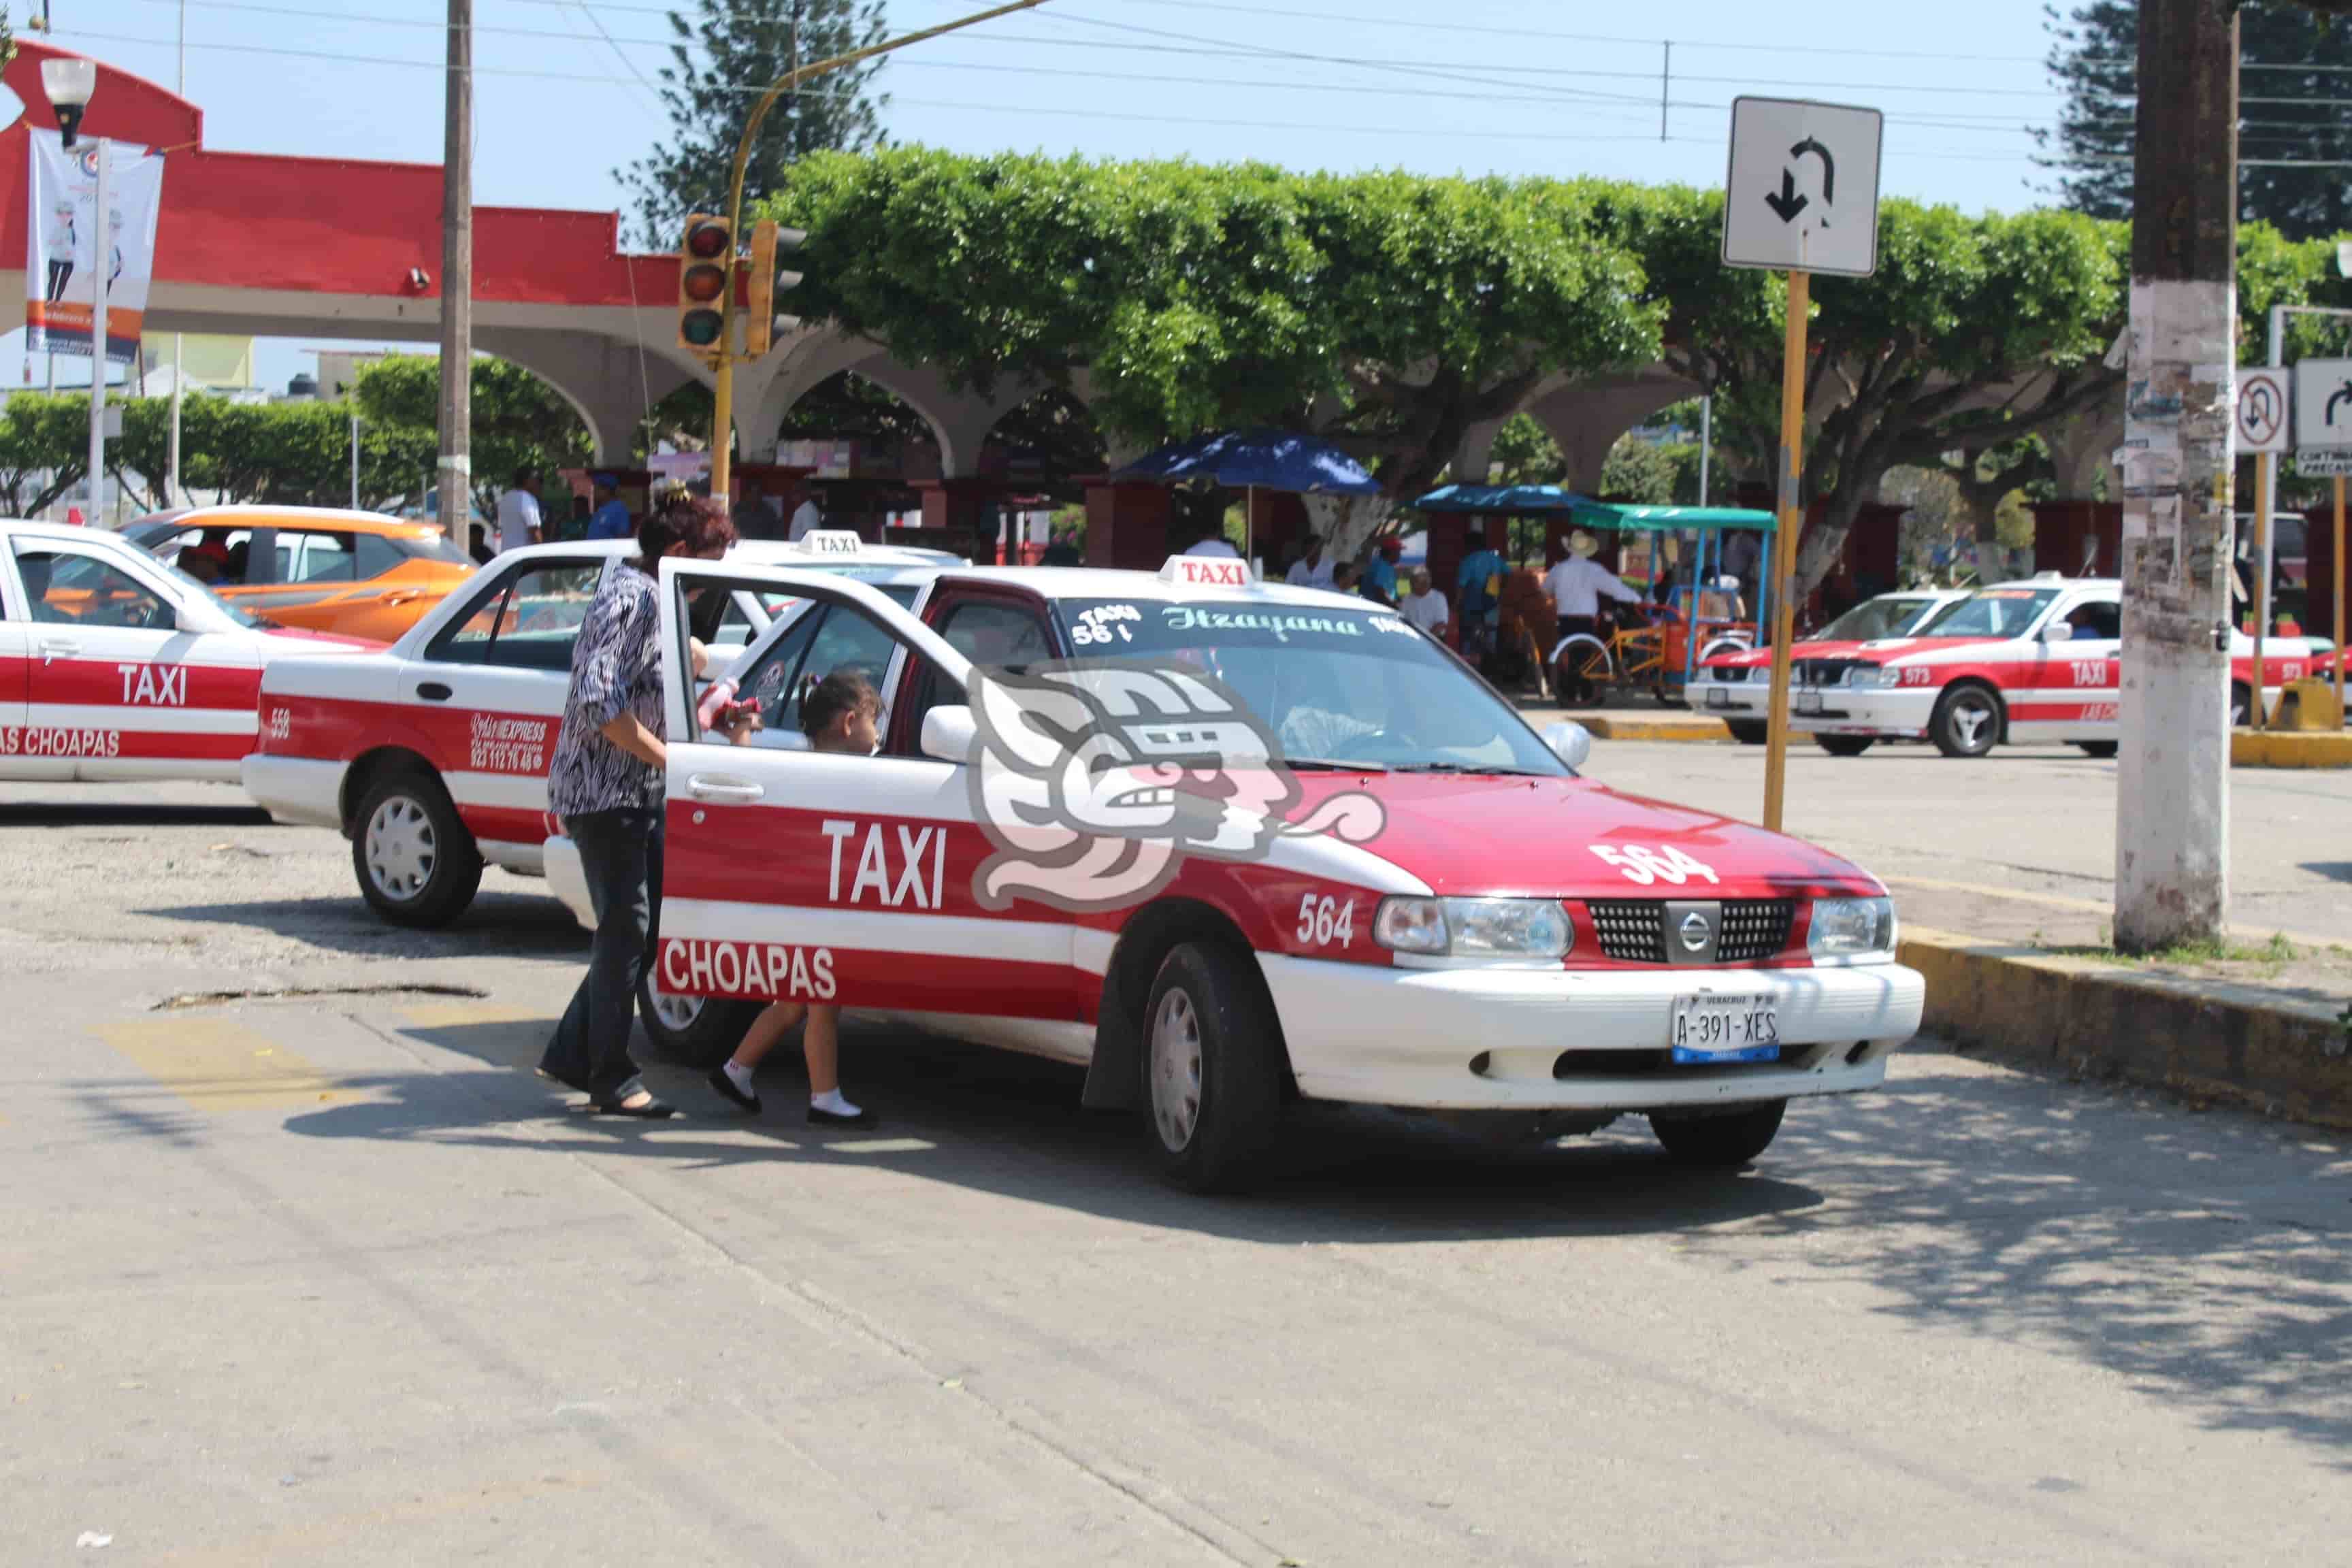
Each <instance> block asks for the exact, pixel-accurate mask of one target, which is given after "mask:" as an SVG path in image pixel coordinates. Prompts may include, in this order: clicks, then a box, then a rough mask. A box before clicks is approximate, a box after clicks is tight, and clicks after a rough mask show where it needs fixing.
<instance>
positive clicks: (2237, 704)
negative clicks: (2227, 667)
mask: <svg viewBox="0 0 2352 1568" xmlns="http://www.w3.org/2000/svg"><path fill="white" fill-rule="evenodd" d="M2253 721H2254V689H2253V688H2252V687H2251V686H2248V685H2247V684H2246V683H2245V682H2244V681H2242V680H2233V681H2231V682H2230V728H2231V729H2232V730H2242V729H2244V728H2245V727H2246V726H2247V725H2249V724H2251V723H2252V722H2253Z"/></svg>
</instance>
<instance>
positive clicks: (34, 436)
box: [0, 392, 89, 517]
mask: <svg viewBox="0 0 2352 1568" xmlns="http://www.w3.org/2000/svg"><path fill="white" fill-rule="evenodd" d="M88 473H89V398H87V397H83V396H68V395H58V394H54V393H41V392H18V393H13V394H11V395H9V396H8V397H7V399H6V400H5V403H0V502H5V505H6V508H7V515H8V516H10V517H32V516H35V515H37V514H38V513H39V512H41V511H43V510H47V508H48V507H50V506H52V505H54V504H55V503H56V502H57V500H58V498H59V497H60V496H65V495H68V494H71V493H72V492H73V491H74V489H76V488H78V487H79V485H80V484H81V482H82V479H83V478H84V476H86V475H87V474H88Z"/></svg>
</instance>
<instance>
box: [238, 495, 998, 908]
mask: <svg viewBox="0 0 2352 1568" xmlns="http://www.w3.org/2000/svg"><path fill="white" fill-rule="evenodd" d="M635 553H636V545H635V542H633V541H625V540H584V541H576V542H570V543H563V544H542V545H534V546H531V547H530V548H529V549H525V550H514V551H509V552H506V553H505V554H503V555H500V556H499V558H498V559H497V560H496V561H495V562H493V563H490V564H489V565H488V566H485V567H483V568H482V570H481V571H480V572H479V573H478V574H475V575H474V576H473V577H472V578H471V579H469V580H468V581H467V584H466V585H465V586H464V587H463V588H462V589H461V590H460V591H458V592H457V593H454V594H452V595H449V597H448V599H447V600H446V601H445V602H444V603H443V604H442V605H441V606H440V607H439V608H438V609H436V611H434V612H433V614H431V615H429V616H426V617H425V619H424V620H422V621H420V622H418V623H417V625H416V626H415V627H414V628H413V629H412V630H411V631H409V632H408V634H407V635H406V636H404V637H402V638H401V639H400V640H399V641H397V642H395V643H394V644H392V645H391V646H390V647H386V648H384V649H383V650H382V651H381V652H378V653H375V654H373V655H372V656H370V657H364V658H349V659H335V660H325V659H309V660H299V661H295V662H291V663H285V664H279V665H273V666H272V667H271V668H270V670H269V672H268V678H267V679H265V680H263V681H262V682H261V694H260V700H259V711H260V731H261V733H260V742H259V745H258V746H257V748H256V747H241V748H240V749H239V751H238V752H236V755H237V756H242V757H244V763H243V777H244V780H245V787H246V790H247V793H248V794H249V795H252V796H253V798H254V799H255V800H257V801H258V802H260V803H261V805H264V806H266V807H267V808H268V811H269V813H270V815H271V816H274V817H276V818H278V820H280V821H282V822H299V823H310V824H313V825H316V826H325V827H333V828H337V829H339V830H341V832H342V833H343V835H344V836H345V837H348V838H350V839H351V841H352V873H353V875H354V877H355V878H356V879H357V880H358V882H359V887H360V892H361V894H362V896H363V897H364V898H365V899H366V900H367V901H368V902H369V903H370V904H371V905H372V906H373V907H374V909H375V910H376V911H377V912H378V913H379V914H381V915H383V917H384V918H385V919H386V920H389V921H394V922H396V923H399V924H404V925H425V926H430V925H441V924H446V922H448V921H451V920H454V919H456V918H457V915H458V914H459V913H460V912H462V911H463V910H465V908H466V906H467V904H469V903H471V902H472V901H473V898H474V894H475V891H476V890H477V889H478V888H479V886H480V885H481V879H482V870H483V868H484V866H485V865H486V864H487V865H495V866H500V867H504V868H507V869H508V870H510V871H516V872H520V873H522V874H524V875H536V874H538V872H539V870H540V865H541V844H542V843H543V842H544V840H545V839H546V837H547V832H548V826H547V767H548V762H549V759H550V757H551V754H552V753H553V752H554V749H555V734H556V730H557V728H558V727H559V726H560V725H561V724H562V720H563V701H564V696H565V693H566V691H567V689H569V686H570V683H571V668H572V642H573V640H574V638H575V637H577V635H578V633H579V629H580V623H581V620H582V618H583V616H586V614H587V612H588V604H589V601H590V600H591V599H593V597H594V596H595V593H596V585H597V583H598V582H599V580H600V579H601V578H602V576H603V574H604V571H605V570H606V568H607V567H608V566H610V565H611V564H612V563H614V562H617V561H622V560H625V559H628V558H630V557H632V556H634V555H635ZM729 559H730V561H776V562H791V563H795V564H800V565H804V566H809V567H814V568H817V569H821V570H826V571H834V572H842V573H850V574H859V575H866V576H881V577H885V578H887V577H888V576H891V575H893V574H902V573H905V572H908V571H909V570H912V569H915V568H919V567H921V568H936V567H938V566H940V565H941V564H943V563H954V562H955V561H956V559H957V558H956V557H954V556H952V555H948V554H945V553H943V552H940V551H935V550H908V549H899V548H895V547H891V546H877V545H868V544H863V543H861V542H859V540H858V537H857V535H856V534H855V533H845V532H816V533H812V534H810V535H808V536H807V538H806V539H804V540H803V541H801V542H798V543H794V544H784V543H773V542H755V541H746V542H742V543H739V544H738V545H736V547H735V549H734V551H733V552H731V553H730V556H729ZM899 592H900V593H901V594H902V595H903V596H905V597H907V598H908V599H909V600H911V599H912V597H913V595H914V590H913V588H912V587H908V588H904V589H901V590H899ZM770 620H771V616H770V612H769V609H768V606H767V605H764V604H763V603H762V602H761V598H760V596H759V595H757V594H756V593H751V592H746V593H743V594H740V595H732V596H728V597H713V598H711V599H710V600H709V602H708V603H707V604H705V605H702V606H700V607H699V608H698V620H697V622H696V627H697V630H698V633H699V634H700V635H701V637H703V639H704V640H705V641H706V642H708V643H709V644H711V645H712V646H714V647H727V646H729V645H732V646H734V647H741V646H742V645H743V644H744V643H745V642H746V641H748V640H749V639H750V638H751V637H754V636H756V635H757V634H758V633H760V632H761V631H764V630H765V629H766V628H767V627H768V626H769V624H770ZM252 704H253V698H252V697H251V696H250V695H249V694H248V696H247V705H248V706H251V705H252ZM252 730H253V726H252V725H251V724H250V723H248V724H247V731H246V733H247V739H248V740H249V739H250V738H251V735H252ZM247 750H251V751H252V752H253V754H252V755H250V756H245V752H246V751H247ZM228 767H229V776H231V777H235V776H236V775H237V771H238V770H237V764H236V762H234V761H232V762H231V763H229V764H228Z"/></svg>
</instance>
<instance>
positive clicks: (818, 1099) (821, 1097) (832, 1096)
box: [809, 1089, 857, 1116]
mask: <svg viewBox="0 0 2352 1568" xmlns="http://www.w3.org/2000/svg"><path fill="white" fill-rule="evenodd" d="M809 1104H810V1106H811V1107H813V1108H814V1109H815V1110H824V1111H830V1112H832V1113H833V1114H834V1115H835V1116H855V1115H856V1114H857V1107H856V1106H854V1105H852V1104H850V1103H849V1101H847V1100H844V1099H843V1098H842V1096H841V1090H839V1089H826V1090H825V1091H824V1093H823V1094H812V1095H810V1096H809Z"/></svg>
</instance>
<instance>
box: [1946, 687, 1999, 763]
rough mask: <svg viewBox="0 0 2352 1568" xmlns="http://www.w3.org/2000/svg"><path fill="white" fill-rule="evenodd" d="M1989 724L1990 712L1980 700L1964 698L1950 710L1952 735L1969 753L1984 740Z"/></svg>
mask: <svg viewBox="0 0 2352 1568" xmlns="http://www.w3.org/2000/svg"><path fill="white" fill-rule="evenodd" d="M1991 722H1992V710H1991V709H1990V708H1988V707H1986V706H1985V705H1984V702H1983V700H1981V699H1978V698H1964V699H1962V700H1960V701H1959V702H1958V704H1957V705H1956V706H1954V708H1953V709H1952V733H1953V734H1955V735H1957V736H1958V737H1959V742H1960V744H1961V745H1963V746H1966V747H1968V748H1969V750H1970V751H1974V750H1975V749H1976V746H1977V743H1978V742H1979V741H1981V740H1982V739H1983V738H1984V732H1985V726H1986V725H1988V724H1990V723H1991Z"/></svg>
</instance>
